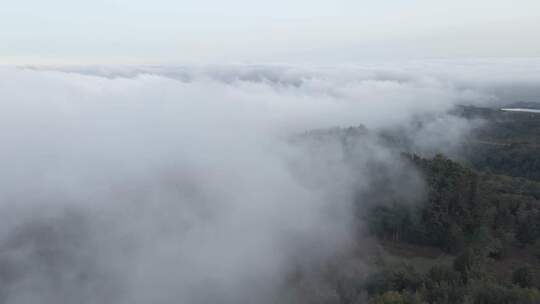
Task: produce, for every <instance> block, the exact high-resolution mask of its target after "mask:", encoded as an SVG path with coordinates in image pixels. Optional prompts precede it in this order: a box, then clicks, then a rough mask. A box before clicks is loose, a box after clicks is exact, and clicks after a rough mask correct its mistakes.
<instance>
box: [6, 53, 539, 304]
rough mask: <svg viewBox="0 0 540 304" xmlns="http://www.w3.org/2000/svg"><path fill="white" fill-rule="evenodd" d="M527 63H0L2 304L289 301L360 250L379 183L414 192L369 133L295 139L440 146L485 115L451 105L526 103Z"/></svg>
mask: <svg viewBox="0 0 540 304" xmlns="http://www.w3.org/2000/svg"><path fill="white" fill-rule="evenodd" d="M523 66H524V65H523V62H512V61H505V62H466V63H460V64H457V63H455V62H454V63H452V62H416V63H409V64H403V65H396V66H391V65H382V66H362V67H296V66H244V65H231V66H170V67H163V66H155V67H149V66H146V67H145V66H141V67H136V66H131V67H130V66H122V67H119V66H116V67H115V66H108V67H103V66H101V67H55V68H51V67H47V68H44V67H33V68H29V67H25V68H16V67H2V68H0V104H1V106H2V112H1V113H0V142H1V145H2V153H0V165H1V168H2V171H0V181H1V185H2V187H1V189H2V190H1V191H0V202H1V203H0V209H1V212H0V217H1V218H0V227H1V229H0V297H1V301H2V302H3V303H10V304H11V303H17V304H18V303H21V304H22V303H51V304H52V303H164V304H168V303H284V302H286V301H292V302H296V303H298V302H299V300H298V299H297V298H295V297H296V296H297V295H294V292H292V294H293V295H291V293H290V292H288V291H287V284H286V282H287V278H288V276H289V275H290V274H291V273H292V272H294V271H295V270H296V269H299V268H300V269H313V267H316V265H320V264H321V263H324V261H326V260H328V259H331V258H332V257H333V256H336V255H340V254H347V252H350V251H351V250H360V251H361V250H363V249H364V247H365V248H367V247H369V246H371V245H370V244H369V241H368V240H365V241H364V239H363V234H362V227H361V225H358V223H355V221H354V216H355V215H354V210H355V209H354V208H357V207H358V205H360V206H361V205H362V204H368V203H373V202H371V201H370V199H371V197H372V196H371V194H372V193H373V192H374V191H377V189H374V188H373V186H374V185H376V184H377V183H378V182H380V181H381V180H385V181H387V182H388V183H387V185H385V187H387V190H388V189H390V190H389V191H394V192H395V193H397V194H399V195H400V196H402V197H404V198H405V199H410V200H411V201H414V200H415V199H416V198H417V197H418V196H421V195H422V190H423V185H422V181H421V177H420V176H419V175H418V174H417V172H416V171H415V170H414V169H412V168H411V167H410V166H408V165H407V164H406V163H405V162H404V161H403V160H401V159H400V158H399V157H398V155H399V153H398V152H399V151H394V150H393V149H392V148H390V147H388V146H387V145H385V144H384V143H382V142H381V141H380V139H379V138H378V137H377V136H376V135H373V134H371V133H370V134H368V135H362V136H358V137H353V141H352V142H350V143H348V144H347V145H344V144H343V141H342V140H339V139H335V138H334V137H332V136H329V135H323V136H315V138H316V139H311V137H309V136H308V137H307V138H308V139H307V140H303V139H301V140H298V136H299V135H301V134H306V132H307V134H309V133H310V132H311V131H312V130H324V129H327V128H332V127H343V128H346V127H350V126H359V125H363V126H365V128H367V129H366V130H370V131H374V132H375V133H376V132H377V131H384V130H391V129H394V130H395V129H400V130H402V131H403V132H404V136H407V137H410V139H411V142H412V145H413V149H414V150H416V151H420V152H426V153H435V152H446V153H452V152H453V151H456V147H457V146H458V145H459V144H460V142H461V141H462V140H464V138H466V136H467V134H468V133H469V132H470V130H471V129H472V128H474V127H475V126H477V125H478V124H479V123H481V122H476V121H467V120H465V119H463V118H459V117H455V116H451V115H450V114H448V111H449V110H451V109H452V107H453V106H454V105H456V104H486V103H493V104H497V103H504V102H506V101H507V97H508V96H510V95H511V96H519V97H523V98H525V97H529V98H531V97H530V96H533V97H532V98H535V97H536V96H538V95H535V93H534V92H535V91H534V90H535V88H534V85H533V83H534V80H536V79H537V78H538V68H537V67H538V63H537V62H536V61H531V62H530V64H529V65H528V66H529V67H531V69H532V70H527V69H525V68H523ZM499 70H500V71H509V72H508V75H507V76H505V75H503V74H497V75H496V76H494V73H493V71H499ZM464 72H466V75H468V76H467V77H464V76H462V75H464ZM531 75H533V77H530V76H531ZM518 76H521V78H520V77H518ZM513 86H515V87H518V88H520V90H521V91H519V90H518V91H516V92H512V94H509V93H508V90H507V88H509V87H513ZM501 92H503V93H501ZM520 92H521V93H520ZM524 96H525V97H524ZM532 98H531V99H532ZM511 101H514V100H511ZM525 101H534V100H525ZM418 121H421V122H422V124H421V125H418V124H417V122H418ZM321 132H322V134H327V133H325V131H321ZM315 133H317V132H315ZM329 134H331V132H330V133H329ZM301 138H303V136H301ZM317 138H318V139H317ZM456 153H457V152H456ZM358 244H360V245H358ZM364 245H365V246H364ZM358 247H360V248H358ZM314 265H315V266H314ZM355 267H356V268H354V269H357V271H367V269H369V267H370V265H368V264H364V263H363V262H362V261H356V262H355ZM351 269H352V268H351ZM310 284H311V283H310ZM306 286H307V287H306ZM306 286H304V287H305V288H307V289H308V292H309V290H311V292H315V291H316V292H325V291H324V288H323V287H321V286H318V285H317V284H316V283H313V286H312V287H309V286H310V285H309V284H308V285H306ZM309 288H311V289H309ZM295 299H296V300H295Z"/></svg>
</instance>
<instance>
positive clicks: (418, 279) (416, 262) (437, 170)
mask: <svg viewBox="0 0 540 304" xmlns="http://www.w3.org/2000/svg"><path fill="white" fill-rule="evenodd" d="M455 113H456V115H457V116H459V117H465V118H466V119H481V120H482V121H483V123H482V124H480V127H479V128H477V129H475V130H474V132H473V134H471V136H470V137H469V139H468V140H467V142H466V143H465V144H464V146H463V147H462V150H461V151H460V153H461V155H460V157H459V160H455V159H451V158H449V157H448V156H445V155H442V154H437V155H435V156H424V155H418V154H415V153H410V151H408V150H407V147H406V145H402V146H400V144H402V143H403V142H404V141H400V140H399V139H400V138H399V136H397V135H395V134H390V133H387V134H384V136H382V137H381V138H382V140H381V142H382V143H383V144H387V145H389V146H394V147H395V149H396V151H401V154H400V155H401V156H400V157H401V158H402V160H403V161H404V162H405V163H407V164H408V165H410V166H411V167H413V168H415V170H417V172H418V173H419V175H420V176H421V177H422V180H423V181H424V182H425V188H426V189H425V195H424V196H423V197H421V198H418V199H417V200H416V201H414V202H411V200H410V198H404V197H403V195H402V193H400V192H398V193H395V192H392V191H389V190H388V189H385V185H386V184H388V182H387V181H386V177H385V178H383V179H382V181H381V183H380V184H379V185H377V186H376V187H374V190H373V191H372V192H371V193H370V201H371V204H367V205H366V203H365V200H364V199H363V198H365V197H362V198H359V201H358V212H357V221H358V223H359V225H365V231H366V232H365V233H366V234H368V235H369V236H370V237H372V238H373V239H374V242H375V243H378V244H379V246H378V247H377V248H378V249H376V250H374V251H371V252H369V253H368V254H367V257H366V256H362V257H358V259H366V258H367V259H370V261H371V262H372V263H373V265H376V267H375V268H374V269H371V271H370V272H369V275H368V276H367V277H365V276H363V273H361V272H359V273H356V274H352V275H351V274H350V273H348V274H347V275H344V274H343V273H344V271H343V269H341V268H340V266H335V265H334V267H333V268H332V267H331V270H328V273H327V274H326V278H327V280H328V281H329V282H330V283H329V284H330V285H332V286H333V288H334V292H335V294H336V295H335V296H334V297H333V298H331V299H333V300H332V301H329V298H323V299H325V300H323V301H322V302H335V303H362V302H365V301H368V302H370V303H376V304H383V303H396V304H397V303H475V304H484V303H485V304H492V303H494V304H497V303H508V304H510V303H540V291H539V287H540V182H539V181H540V153H538V152H540V115H538V114H529V113H506V112H502V111H499V110H494V109H484V108H473V107H460V108H458V109H457V110H456V111H455ZM368 133H369V132H368V131H367V130H365V128H362V127H360V128H349V129H344V130H341V132H340V131H339V130H333V131H332V132H329V133H321V132H318V133H317V132H315V133H311V134H310V136H315V135H316V136H319V137H320V136H321V134H325V136H335V137H339V138H340V140H341V141H342V142H343V143H344V145H345V144H347V143H350V141H351V138H352V137H354V136H363V137H366V136H368V135H367V134H368ZM349 157H354V156H349ZM359 242H365V241H364V240H363V239H362V240H361V241H359ZM359 246H363V245H361V244H359ZM364 246H365V245H364ZM364 254H365V252H364ZM345 261H346V259H345ZM340 263H341V264H343V263H346V262H344V259H342V260H339V259H338V260H337V261H336V262H335V264H336V265H339V264H340ZM341 267H345V268H347V267H346V266H341ZM340 269H341V270H340ZM345 273H346V272H345Z"/></svg>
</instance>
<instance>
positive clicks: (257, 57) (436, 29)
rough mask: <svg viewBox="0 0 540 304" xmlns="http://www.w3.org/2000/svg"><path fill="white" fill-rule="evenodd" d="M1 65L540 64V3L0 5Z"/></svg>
mask: <svg viewBox="0 0 540 304" xmlns="http://www.w3.org/2000/svg"><path fill="white" fill-rule="evenodd" d="M0 28H1V31H0V63H2V64H73V63H75V64H98V63H103V64H107V63H137V64H164V63H230V62H251V63H253V62H261V63H263V62H282V63H283V62H287V63H295V62H302V63H304V62H306V63H346V62H355V61H363V60H372V59H383V60H386V59H411V58H412V59H418V58H462V57H538V56H540V39H539V37H540V1H539V0H452V1H443V0H440V1H438V0H378V1H375V0H372V1H367V0H333V1H330V0H327V1H323V0H272V1H270V0H267V1H257V0H252V1H248V0H229V1H225V0H219V1H218V0H196V1H195V0H152V1H149V0H146V1H145V0H84V1H83V0H48V1H45V0H0Z"/></svg>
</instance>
